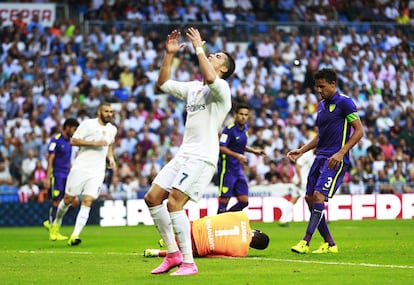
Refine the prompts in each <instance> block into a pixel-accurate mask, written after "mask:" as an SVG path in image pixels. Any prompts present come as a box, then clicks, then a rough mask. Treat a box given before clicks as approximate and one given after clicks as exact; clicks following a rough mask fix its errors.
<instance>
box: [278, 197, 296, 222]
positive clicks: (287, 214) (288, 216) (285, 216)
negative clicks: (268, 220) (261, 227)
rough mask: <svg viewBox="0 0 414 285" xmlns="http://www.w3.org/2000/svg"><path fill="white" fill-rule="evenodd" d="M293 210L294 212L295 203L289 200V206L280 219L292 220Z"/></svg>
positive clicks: (282, 220) (281, 220)
mask: <svg viewBox="0 0 414 285" xmlns="http://www.w3.org/2000/svg"><path fill="white" fill-rule="evenodd" d="M292 212H293V204H292V203H290V202H289V204H288V206H287V207H286V209H285V211H284V212H283V214H282V216H281V217H280V220H279V221H280V222H281V223H287V222H290V221H291V220H292Z"/></svg>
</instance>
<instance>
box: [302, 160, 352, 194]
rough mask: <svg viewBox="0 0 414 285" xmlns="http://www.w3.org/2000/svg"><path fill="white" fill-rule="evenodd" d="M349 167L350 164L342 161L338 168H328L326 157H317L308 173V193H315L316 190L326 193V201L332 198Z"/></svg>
mask: <svg viewBox="0 0 414 285" xmlns="http://www.w3.org/2000/svg"><path fill="white" fill-rule="evenodd" d="M347 169H348V165H347V164H344V163H341V165H340V166H339V167H338V168H333V169H328V159H327V158H326V157H316V159H315V161H314V162H313V164H312V167H311V169H310V171H309V175H308V183H307V185H306V195H311V196H312V195H313V192H314V191H315V190H316V191H318V192H321V193H322V194H324V195H325V201H328V198H332V197H333V195H334V194H335V192H336V190H338V188H339V186H341V183H342V179H343V178H344V175H345V173H346V171H347Z"/></svg>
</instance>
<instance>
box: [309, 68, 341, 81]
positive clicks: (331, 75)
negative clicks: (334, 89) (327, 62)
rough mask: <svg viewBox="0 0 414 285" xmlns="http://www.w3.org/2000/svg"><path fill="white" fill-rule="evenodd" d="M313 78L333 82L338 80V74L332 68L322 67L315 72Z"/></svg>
mask: <svg viewBox="0 0 414 285" xmlns="http://www.w3.org/2000/svg"><path fill="white" fill-rule="evenodd" d="M313 79H314V80H318V79H325V80H326V82H328V83H332V82H337V75H336V72H335V70H333V69H332V68H322V69H320V70H318V71H317V72H315V74H314V75H313Z"/></svg>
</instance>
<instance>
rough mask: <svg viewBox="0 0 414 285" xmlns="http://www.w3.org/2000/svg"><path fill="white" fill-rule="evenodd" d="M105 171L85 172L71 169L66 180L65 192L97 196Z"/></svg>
mask: <svg viewBox="0 0 414 285" xmlns="http://www.w3.org/2000/svg"><path fill="white" fill-rule="evenodd" d="M104 178H105V173H102V174H98V173H87V172H85V171H81V170H76V169H72V170H71V171H70V172H69V175H68V180H67V181H66V193H67V194H68V195H70V196H78V195H89V196H92V197H94V198H95V199H96V198H98V196H99V193H100V192H101V188H102V183H103V180H104Z"/></svg>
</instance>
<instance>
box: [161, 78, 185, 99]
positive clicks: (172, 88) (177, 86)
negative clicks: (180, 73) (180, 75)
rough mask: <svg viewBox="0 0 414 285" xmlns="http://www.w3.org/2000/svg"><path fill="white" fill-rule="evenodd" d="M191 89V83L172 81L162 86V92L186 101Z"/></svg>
mask: <svg viewBox="0 0 414 285" xmlns="http://www.w3.org/2000/svg"><path fill="white" fill-rule="evenodd" d="M190 87H191V83H190V82H180V81H175V80H171V79H170V80H167V81H166V82H164V84H163V85H161V86H160V89H161V91H162V92H164V93H167V94H169V95H171V96H174V97H175V98H177V99H179V100H182V101H184V100H185V99H186V98H187V94H188V90H189V89H190Z"/></svg>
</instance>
